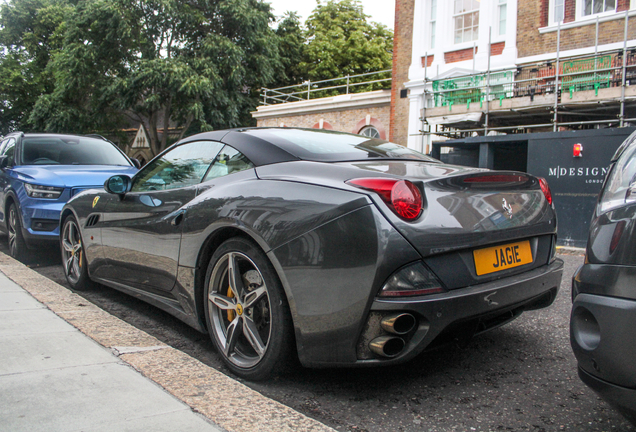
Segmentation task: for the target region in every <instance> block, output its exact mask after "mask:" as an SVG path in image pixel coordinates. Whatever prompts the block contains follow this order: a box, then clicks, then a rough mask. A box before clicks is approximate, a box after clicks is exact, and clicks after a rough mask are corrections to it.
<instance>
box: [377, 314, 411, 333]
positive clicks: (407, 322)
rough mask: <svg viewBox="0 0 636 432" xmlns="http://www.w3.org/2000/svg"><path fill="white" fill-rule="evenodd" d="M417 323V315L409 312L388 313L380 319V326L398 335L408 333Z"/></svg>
mask: <svg viewBox="0 0 636 432" xmlns="http://www.w3.org/2000/svg"><path fill="white" fill-rule="evenodd" d="M415 324H417V321H416V320H415V317H414V316H413V315H411V314H409V313H399V314H394V315H388V316H385V317H384V318H382V320H381V321H380V326H381V327H382V328H383V329H384V331H386V332H388V333H393V334H396V335H405V334H407V333H408V332H410V331H411V330H413V329H414V328H415Z"/></svg>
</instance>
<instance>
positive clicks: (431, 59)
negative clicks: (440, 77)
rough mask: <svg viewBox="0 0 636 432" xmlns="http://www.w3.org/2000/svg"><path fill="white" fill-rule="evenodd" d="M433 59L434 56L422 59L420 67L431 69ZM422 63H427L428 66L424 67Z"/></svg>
mask: <svg viewBox="0 0 636 432" xmlns="http://www.w3.org/2000/svg"><path fill="white" fill-rule="evenodd" d="M434 59H435V56H434V55H429V56H426V57H422V67H431V65H432V64H433V60H434ZM424 63H428V64H426V65H425V64H424Z"/></svg>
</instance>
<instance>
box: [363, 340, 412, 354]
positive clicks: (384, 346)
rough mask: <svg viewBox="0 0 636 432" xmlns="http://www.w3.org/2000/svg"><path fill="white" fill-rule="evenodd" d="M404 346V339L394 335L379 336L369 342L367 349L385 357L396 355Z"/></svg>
mask: <svg viewBox="0 0 636 432" xmlns="http://www.w3.org/2000/svg"><path fill="white" fill-rule="evenodd" d="M405 346H406V343H405V342H404V339H402V338H399V337H396V336H380V337H377V338H375V339H373V340H372V341H371V342H369V349H370V350H371V351H372V352H374V353H375V354H377V355H379V356H381V357H386V358H391V357H395V356H397V355H398V354H400V353H401V352H402V350H403V349H404V347H405Z"/></svg>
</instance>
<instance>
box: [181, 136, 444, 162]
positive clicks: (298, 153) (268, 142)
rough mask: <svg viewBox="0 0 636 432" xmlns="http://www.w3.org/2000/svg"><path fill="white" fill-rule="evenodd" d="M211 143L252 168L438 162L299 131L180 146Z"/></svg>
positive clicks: (377, 144) (369, 142)
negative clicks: (289, 164) (291, 163)
mask: <svg viewBox="0 0 636 432" xmlns="http://www.w3.org/2000/svg"><path fill="white" fill-rule="evenodd" d="M200 140H213V141H220V142H223V143H226V144H228V145H231V146H232V147H234V148H236V149H237V150H238V151H240V152H241V153H243V154H244V155H245V156H247V158H248V159H250V161H252V163H254V165H256V166H262V165H269V164H274V163H281V162H289V161H294V160H305V161H313V162H350V161H360V160H369V159H401V160H404V159H407V160H417V161H425V162H434V163H435V162H437V163H438V162H439V161H438V160H437V159H433V158H431V157H428V156H426V155H424V154H422V153H419V152H416V151H414V150H411V149H408V148H406V147H404V146H401V145H399V144H395V143H391V142H388V141H384V140H381V139H375V138H369V137H365V136H361V135H354V134H348V133H344V132H334V131H325V130H319V129H301V128H245V129H231V130H227V131H214V132H208V133H203V134H198V135H195V136H193V137H190V138H189V139H185V140H183V141H182V143H185V142H192V141H200Z"/></svg>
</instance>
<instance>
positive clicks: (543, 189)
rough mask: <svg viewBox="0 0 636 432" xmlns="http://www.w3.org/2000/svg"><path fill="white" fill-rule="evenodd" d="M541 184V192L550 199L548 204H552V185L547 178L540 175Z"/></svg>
mask: <svg viewBox="0 0 636 432" xmlns="http://www.w3.org/2000/svg"><path fill="white" fill-rule="evenodd" d="M539 186H541V192H543V195H545V199H547V200H548V204H552V192H550V186H548V182H547V181H546V179H544V178H542V177H539Z"/></svg>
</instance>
